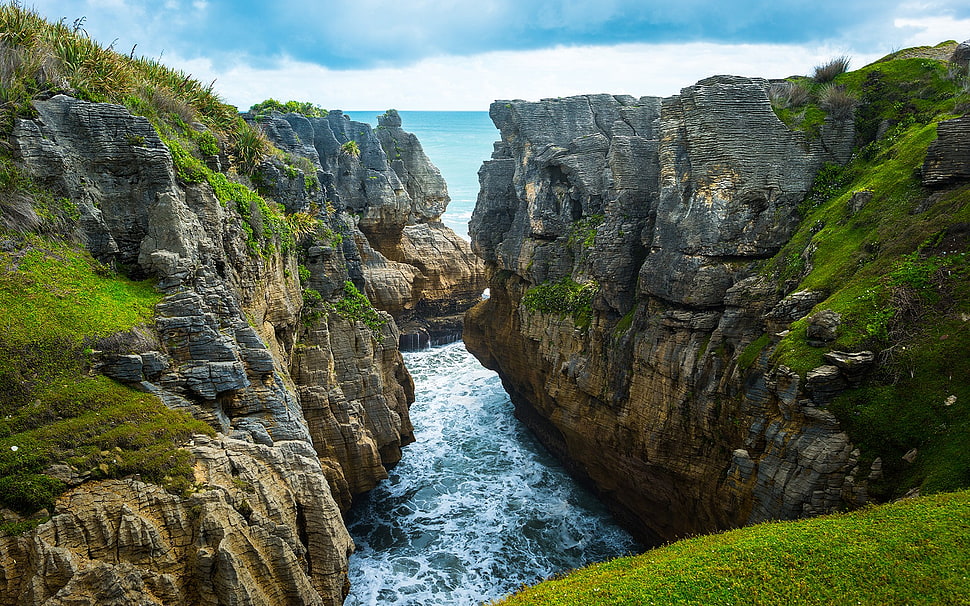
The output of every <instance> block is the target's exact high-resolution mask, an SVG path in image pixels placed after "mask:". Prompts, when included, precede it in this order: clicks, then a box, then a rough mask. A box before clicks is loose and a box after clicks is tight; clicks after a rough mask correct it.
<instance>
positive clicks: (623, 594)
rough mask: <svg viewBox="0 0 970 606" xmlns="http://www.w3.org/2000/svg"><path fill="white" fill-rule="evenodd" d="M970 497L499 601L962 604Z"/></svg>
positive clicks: (604, 572)
mask: <svg viewBox="0 0 970 606" xmlns="http://www.w3.org/2000/svg"><path fill="white" fill-rule="evenodd" d="M968 519H970V492H967V491H964V492H959V493H951V494H941V495H935V496H932V497H923V498H920V499H913V500H907V501H902V502H899V503H895V504H892V505H883V506H879V507H873V508H869V509H863V510H860V511H856V512H853V513H849V514H844V515H832V516H824V517H819V518H814V519H810V520H802V521H798V522H775V523H766V524H760V525H757V526H751V527H749V528H745V529H742V530H734V531H731V532H726V533H723V534H715V535H707V536H702V537H696V538H691V539H686V540H683V541H678V542H677V543H674V544H672V545H669V546H666V547H661V548H658V549H653V550H650V551H648V552H646V553H644V554H641V555H637V556H633V557H628V558H619V559H617V560H613V561H611V562H606V563H603V564H596V565H593V566H590V567H588V568H585V569H582V570H578V571H575V572H573V573H571V574H570V575H569V576H567V577H565V578H562V579H558V580H550V581H546V582H545V583H541V584H539V585H537V586H535V587H531V588H528V589H526V590H524V591H522V592H521V593H519V594H517V595H515V596H512V597H510V598H507V599H505V600H502V601H500V602H497V603H496V604H501V605H502V606H526V605H529V606H545V605H552V604H555V605H557V606H567V605H570V604H576V605H577V606H579V605H585V604H613V605H616V606H620V605H631V606H632V605H637V606H640V605H643V604H707V605H717V604H724V605H727V604H733V605H740V604H873V605H875V604H929V603H932V604H960V603H963V602H964V600H965V599H966V596H967V595H970V578H968V577H967V567H968V566H970V560H968V556H967V554H968V545H970V525H968V524H967V520H968Z"/></svg>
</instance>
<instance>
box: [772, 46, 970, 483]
mask: <svg viewBox="0 0 970 606" xmlns="http://www.w3.org/2000/svg"><path fill="white" fill-rule="evenodd" d="M835 82H837V83H839V84H841V85H844V86H846V87H847V88H848V89H850V90H853V91H855V92H856V93H857V94H858V95H859V97H860V100H861V104H860V106H859V108H858V112H857V114H856V127H857V130H858V131H859V132H860V133H861V135H862V136H863V138H862V144H863V145H862V147H860V148H859V149H858V150H857V153H856V154H855V156H854V157H853V159H852V160H851V161H850V162H849V163H848V164H847V165H846V166H844V167H837V166H834V165H827V166H826V167H824V168H823V170H822V171H820V173H819V175H818V178H817V179H816V183H815V185H814V187H813V189H812V191H811V192H810V193H809V195H808V197H807V198H806V201H805V202H804V203H803V204H802V206H801V207H800V209H799V211H800V214H801V215H802V217H803V219H802V221H801V223H800V225H799V227H798V229H797V231H796V232H795V234H794V235H793V237H792V238H791V240H790V242H789V243H788V244H787V245H786V246H785V247H784V248H783V249H782V250H781V251H780V252H779V253H778V255H776V256H775V257H774V258H773V259H772V260H770V261H769V262H768V263H767V264H766V266H765V271H766V273H767V274H768V275H773V276H776V277H778V278H779V279H784V280H794V281H795V282H798V285H797V287H796V289H798V290H816V291H820V292H822V293H824V294H825V295H826V296H827V298H826V299H825V300H824V301H822V302H821V303H820V304H819V305H818V306H816V308H815V310H814V311H819V310H822V309H832V310H834V311H836V312H838V313H839V314H841V316H842V324H841V326H840V327H839V332H838V337H837V340H836V341H835V342H834V343H831V344H829V346H827V347H825V348H816V347H812V346H810V345H808V343H807V341H806V332H805V331H806V327H807V324H808V323H807V320H805V319H802V320H799V321H797V322H794V323H793V324H792V326H791V330H790V332H789V334H788V335H787V336H786V337H785V338H784V339H782V340H781V342H780V343H779V344H778V345H777V347H776V348H775V350H774V352H773V357H772V360H773V362H774V363H776V364H784V365H786V366H789V367H790V368H792V369H793V370H795V371H796V372H798V373H800V374H801V375H803V376H804V374H805V373H806V372H808V371H809V370H811V369H812V368H815V367H817V366H820V365H822V364H824V363H825V362H824V360H823V357H822V354H823V352H825V351H827V350H829V349H837V350H843V351H859V350H863V349H869V350H872V351H875V352H877V354H880V361H881V362H880V365H879V368H878V371H877V372H874V373H872V374H871V375H870V377H869V378H868V380H867V381H866V382H865V383H864V384H863V385H862V386H860V387H859V388H856V389H851V390H849V391H847V392H845V393H844V394H843V395H842V396H841V397H840V398H839V399H837V400H836V402H834V403H833V404H832V405H831V409H832V412H834V413H835V415H836V416H837V418H838V419H839V421H840V423H841V424H842V426H843V427H844V428H845V429H846V430H847V432H848V434H849V436H850V438H851V439H852V441H853V442H854V443H856V444H858V445H859V446H860V448H861V450H862V457H863V460H864V461H866V462H871V461H872V460H874V459H875V458H876V457H879V458H881V459H882V460H883V463H884V470H885V476H886V477H885V480H884V481H883V482H881V483H876V484H874V485H873V486H872V487H871V489H872V491H873V494H875V495H876V496H878V497H882V498H891V497H894V496H898V495H900V494H902V493H904V492H905V491H906V490H907V489H909V488H912V487H919V488H920V489H921V490H922V491H923V492H924V494H925V493H929V492H933V491H939V490H953V489H958V488H964V487H967V486H970V456H968V455H965V454H964V452H963V450H964V449H963V448H962V447H961V446H960V445H961V444H966V443H968V442H967V439H968V437H970V408H968V407H967V406H966V403H967V398H970V393H967V387H966V386H965V383H966V381H965V377H967V376H970V364H968V363H967V361H966V358H967V356H966V355H965V352H966V351H968V350H970V335H968V326H967V322H965V321H964V320H963V318H964V317H967V314H970V263H968V257H967V253H968V252H970V250H968V249H970V242H968V239H967V237H966V236H965V235H960V233H961V232H960V230H959V229H957V230H955V231H954V230H952V229H951V228H952V227H953V226H959V225H964V224H967V223H970V187H966V186H964V187H961V188H956V189H953V190H951V191H949V192H945V193H943V194H937V195H936V197H933V198H931V193H932V192H929V191H926V190H924V188H923V187H922V185H921V182H920V169H921V167H922V164H923V161H924V158H925V156H926V151H927V149H928V147H929V146H930V144H932V142H933V141H934V140H935V139H936V122H937V121H939V120H941V119H946V118H948V117H950V115H951V114H950V112H952V111H953V110H954V108H955V107H956V105H957V104H959V103H963V102H965V101H966V97H967V96H966V93H964V92H963V90H964V89H963V88H961V87H959V86H957V83H955V82H954V81H953V80H951V79H950V77H949V75H948V69H947V66H946V65H945V64H943V63H941V62H938V61H933V60H928V59H901V60H889V61H883V62H879V63H876V64H873V65H870V66H867V67H865V68H862V69H860V70H857V71H855V72H848V73H846V74H842V75H839V76H837V77H836V78H835ZM882 123H888V124H893V125H894V126H891V127H890V128H889V129H888V130H886V131H885V132H884V134H883V135H882V136H881V137H880V138H878V139H875V140H872V139H871V138H867V137H874V136H875V129H874V128H873V127H872V125H873V124H882ZM860 191H867V192H871V194H872V198H871V200H870V201H869V202H867V203H866V204H865V206H863V207H862V208H861V209H860V210H858V211H857V212H854V213H853V212H852V211H850V209H849V202H850V200H851V198H852V196H853V194H854V193H855V192H860ZM930 202H932V203H930ZM805 257H808V258H809V259H810V260H809V262H808V263H804V262H803V261H802V259H804V258H805ZM949 396H956V397H957V403H956V404H954V405H952V406H944V404H943V403H944V401H946V399H947V398H948V397H949ZM913 448H916V449H917V451H918V452H919V456H918V457H917V459H916V461H915V463H914V464H912V465H911V464H905V463H903V462H902V461H901V457H902V455H903V454H905V453H906V452H908V451H910V450H911V449H913Z"/></svg>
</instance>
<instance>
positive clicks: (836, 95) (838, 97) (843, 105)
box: [818, 83, 859, 120]
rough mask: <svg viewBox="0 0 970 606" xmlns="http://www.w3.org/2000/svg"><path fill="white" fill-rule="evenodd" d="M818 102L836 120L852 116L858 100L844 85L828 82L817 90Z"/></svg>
mask: <svg viewBox="0 0 970 606" xmlns="http://www.w3.org/2000/svg"><path fill="white" fill-rule="evenodd" d="M818 103H819V105H820V106H821V107H822V109H824V110H825V111H826V112H828V113H829V115H830V116H832V117H833V118H835V119H836V120H847V119H849V118H851V117H852V114H853V110H855V106H856V104H858V103H859V100H858V99H856V98H855V96H853V95H852V93H850V92H849V91H847V90H846V89H845V87H844V86H840V85H838V84H831V83H829V84H826V85H825V86H824V87H823V88H822V90H821V92H819V96H818Z"/></svg>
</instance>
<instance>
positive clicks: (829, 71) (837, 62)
mask: <svg viewBox="0 0 970 606" xmlns="http://www.w3.org/2000/svg"><path fill="white" fill-rule="evenodd" d="M847 71H849V57H847V56H846V55H842V56H839V57H835V58H834V59H832V60H831V61H829V62H828V63H823V64H822V65H817V66H815V72H814V74H813V75H812V79H813V80H815V82H817V83H819V84H825V83H826V82H831V81H833V80H835V78H836V76H839V75H840V74H844V73H845V72H847Z"/></svg>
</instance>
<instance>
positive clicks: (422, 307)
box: [259, 110, 485, 331]
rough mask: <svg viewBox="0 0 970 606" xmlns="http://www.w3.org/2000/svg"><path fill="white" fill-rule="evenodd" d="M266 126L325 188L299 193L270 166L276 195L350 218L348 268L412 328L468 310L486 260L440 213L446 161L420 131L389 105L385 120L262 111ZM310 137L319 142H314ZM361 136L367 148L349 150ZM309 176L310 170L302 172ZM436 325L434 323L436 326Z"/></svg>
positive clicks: (375, 298)
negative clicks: (435, 160)
mask: <svg viewBox="0 0 970 606" xmlns="http://www.w3.org/2000/svg"><path fill="white" fill-rule="evenodd" d="M259 124H260V126H261V128H263V130H264V131H265V132H266V133H267V135H268V136H269V137H270V138H271V139H272V140H273V141H274V142H275V143H276V144H277V145H278V146H280V147H281V148H282V149H285V150H286V151H288V152H289V153H291V154H293V155H294V156H298V157H302V158H305V159H306V160H308V161H309V162H310V163H311V165H312V166H314V168H315V169H316V170H317V176H318V178H319V181H320V183H321V189H320V190H319V191H315V192H305V193H304V194H303V197H302V199H300V198H299V197H298V196H297V197H294V196H293V194H292V187H291V185H290V180H288V179H286V178H285V177H284V176H283V174H282V173H281V172H280V171H279V170H276V172H275V173H274V172H273V170H274V169H272V168H271V167H266V171H265V172H266V174H270V175H275V176H271V178H269V179H268V181H269V185H270V186H271V188H272V189H273V192H274V195H276V196H278V197H279V198H280V199H285V200H286V205H287V207H288V208H294V209H300V208H304V207H306V206H307V205H308V204H310V203H316V204H317V205H318V206H319V207H321V208H324V207H326V205H327V204H328V203H329V204H330V206H331V207H332V208H334V210H335V211H336V212H338V213H341V214H342V215H343V216H344V217H345V218H346V219H349V218H351V217H352V218H353V219H352V220H345V221H344V225H345V228H346V229H345V234H346V237H345V238H344V239H345V248H346V243H348V242H349V243H350V244H351V246H352V248H353V250H352V251H348V252H346V253H345V256H347V257H348V260H350V261H351V264H350V267H351V271H350V274H349V277H350V278H351V279H352V280H354V281H355V282H356V283H358V286H359V287H360V288H361V290H362V291H363V292H365V293H366V295H367V296H368V298H370V300H371V301H372V302H373V303H374V305H375V306H377V307H378V308H379V309H382V310H385V311H387V312H388V313H390V314H391V315H392V316H393V317H394V318H395V320H397V321H398V323H399V324H401V325H402V326H406V330H417V329H420V330H422V331H427V330H428V329H429V326H433V325H434V323H435V320H436V319H438V318H441V317H447V316H454V315H456V314H461V313H463V312H464V311H465V310H466V309H468V308H469V307H470V306H471V305H472V304H474V303H475V302H477V301H478V300H479V298H480V295H481V292H482V290H483V289H484V287H485V277H484V276H485V274H484V266H483V264H482V262H481V260H480V259H479V258H478V257H476V256H475V255H474V254H473V253H472V252H471V248H470V247H469V245H468V243H467V242H465V241H464V240H463V239H462V238H461V237H459V236H458V235H457V234H455V233H454V232H453V231H452V230H451V229H450V228H448V227H446V226H445V225H444V224H443V223H442V222H441V215H442V214H443V213H444V212H445V209H446V208H447V205H448V202H449V201H450V198H449V196H448V188H447V185H446V184H445V181H444V179H443V178H442V176H441V173H440V172H439V171H438V169H437V168H436V167H435V166H434V164H432V163H431V161H430V160H429V159H428V157H427V156H426V155H425V153H424V150H423V149H422V147H421V144H420V142H419V141H418V140H417V138H416V137H415V136H414V135H413V134H411V133H408V132H406V131H404V130H403V129H402V128H401V118H400V115H398V113H397V112H396V111H394V110H389V111H388V112H387V113H386V114H384V115H383V116H381V117H380V118H379V126H378V128H377V129H376V130H375V129H372V128H371V127H370V125H368V124H365V123H362V122H355V121H353V120H351V119H350V118H349V117H347V116H346V115H344V114H343V113H342V112H340V111H331V112H330V113H329V114H328V115H327V116H326V117H325V118H306V117H304V116H301V115H298V114H285V115H281V114H271V115H269V116H265V117H261V118H260V122H259ZM310 142H312V144H311V143H310ZM350 142H353V143H355V144H356V145H357V147H358V148H359V150H360V154H359V155H355V154H353V153H348V151H347V148H346V145H347V144H348V143H350ZM298 180H299V181H301V182H302V176H300V177H299V179H298ZM432 330H433V328H432Z"/></svg>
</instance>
